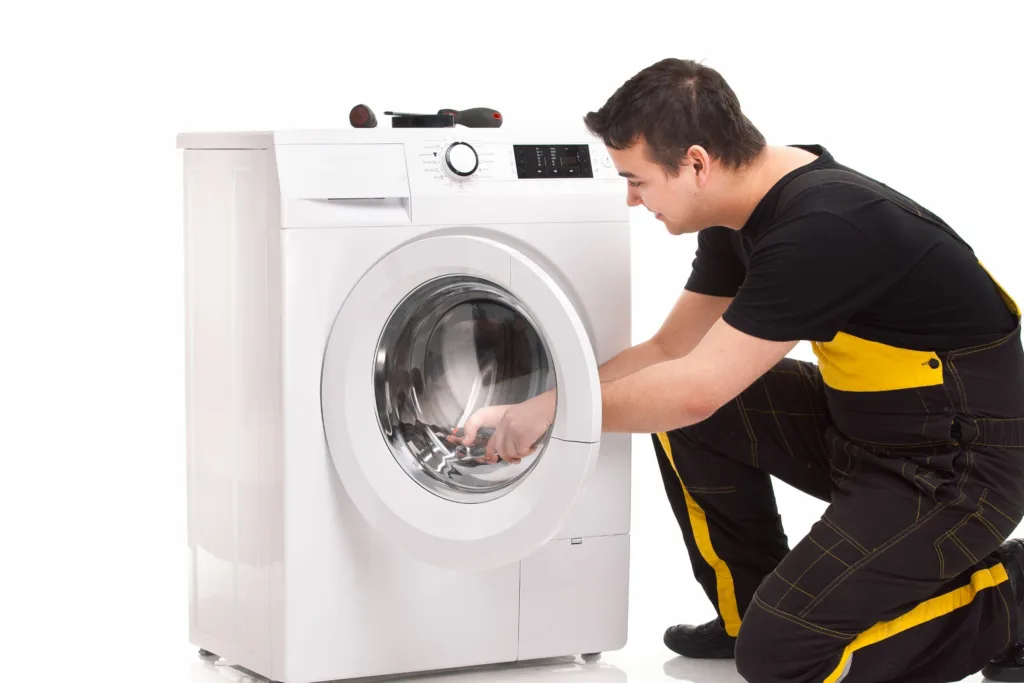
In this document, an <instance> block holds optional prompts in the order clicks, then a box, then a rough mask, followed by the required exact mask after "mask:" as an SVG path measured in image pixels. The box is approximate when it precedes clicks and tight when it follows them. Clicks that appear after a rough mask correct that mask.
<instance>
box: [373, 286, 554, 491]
mask: <svg viewBox="0 0 1024 683" xmlns="http://www.w3.org/2000/svg"><path fill="white" fill-rule="evenodd" d="M375 358H376V364H375V372H374V396H375V400H376V406H377V419H378V423H379V426H380V429H381V432H382V433H383V435H384V437H385V439H386V440H387V443H388V446H389V448H390V450H391V454H392V456H393V457H394V458H395V460H396V462H397V463H398V464H399V465H400V466H401V467H402V468H403V469H404V470H405V472H406V473H407V474H408V475H409V476H410V477H412V478H413V479H414V480H415V481H416V482H417V483H418V484H419V485H420V486H422V487H423V488H425V489H427V490H428V491H430V492H431V493H434V494H436V495H438V496H441V497H443V498H445V499H448V500H452V501H456V502H468V503H473V502H476V503H481V502H486V501H489V500H493V499H495V498H497V497H500V496H502V495H504V494H505V493H507V492H508V491H510V490H511V489H512V488H514V487H515V485H516V484H517V482H520V481H521V480H522V479H523V478H524V477H526V476H527V475H528V474H529V473H530V472H531V471H532V470H533V469H534V468H535V467H536V466H537V464H538V462H539V461H540V459H541V458H542V456H543V454H544V450H545V447H546V445H547V443H548V440H549V438H550V435H551V429H550V428H549V429H548V430H547V431H546V432H545V433H544V434H543V435H542V436H541V438H540V439H539V440H538V441H537V442H536V443H535V444H533V449H532V451H531V453H530V454H529V455H528V456H527V457H526V458H524V459H523V460H522V461H519V462H516V461H511V462H510V461H506V460H505V459H504V458H501V457H495V456H494V455H489V454H488V453H487V445H488V441H489V440H490V439H491V437H492V435H493V433H494V428H495V427H496V426H497V425H496V424H490V425H485V426H484V427H483V428H482V429H480V431H479V432H478V433H477V436H476V439H475V440H474V442H473V443H472V444H469V445H464V444H463V443H462V438H461V437H462V436H463V434H464V431H463V429H464V427H465V425H466V422H467V421H468V420H469V419H470V417H471V416H472V415H473V414H474V413H476V412H477V411H479V410H481V409H483V408H488V407H500V406H508V405H514V404H517V403H522V402H523V401H526V400H528V399H530V398H533V397H535V396H538V395H539V394H542V393H544V392H546V391H550V390H553V389H555V388H556V379H555V370H554V363H553V360H552V356H551V353H550V350H549V349H548V347H547V344H546V343H545V341H544V339H543V337H542V336H541V334H540V333H539V332H538V325H537V324H536V322H535V321H534V320H533V319H532V318H531V316H530V314H529V313H528V312H527V311H526V310H525V308H524V307H523V305H522V304H521V303H520V302H519V301H517V300H516V298H515V297H514V296H513V295H512V294H511V293H509V292H508V291H507V290H505V289H503V288H502V287H499V286H497V285H495V284H494V283H492V282H488V281H486V280H483V279H480V278H477V277H473V276H468V275H452V276H445V277H440V278H436V279H433V280H430V281H428V282H426V283H424V284H423V285H421V286H420V287H418V288H417V289H415V290H414V291H412V292H411V293H410V294H409V295H408V296H407V297H405V298H404V299H403V300H402V301H401V303H400V304H399V305H398V306H397V308H396V309H395V310H394V312H393V313H392V314H391V316H390V318H389V319H388V321H387V323H386V325H385V327H384V330H383V332H382V334H381V336H380V339H379V341H378V343H377V350H376V354H375Z"/></svg>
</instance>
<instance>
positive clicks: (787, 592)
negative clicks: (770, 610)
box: [772, 569, 814, 607]
mask: <svg viewBox="0 0 1024 683" xmlns="http://www.w3.org/2000/svg"><path fill="white" fill-rule="evenodd" d="M772 574H775V576H777V577H778V578H779V580H781V581H782V582H783V583H785V584H786V585H788V586H789V587H790V588H795V589H797V590H798V591H800V592H801V593H803V594H804V595H806V596H807V597H809V598H814V596H813V595H811V594H810V593H808V592H807V591H805V590H804V589H803V588H801V587H800V586H798V585H796V584H795V583H790V582H789V581H786V579H785V578H783V576H782V574H780V573H779V570H778V569H773V570H772ZM798 580H799V579H798ZM786 595H789V591H788V590H787V591H786ZM786 595H784V596H782V597H783V598H785V597H786ZM778 604H782V600H779V603H778ZM778 604H777V605H776V607H778Z"/></svg>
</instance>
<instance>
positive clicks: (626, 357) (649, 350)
mask: <svg viewBox="0 0 1024 683" xmlns="http://www.w3.org/2000/svg"><path fill="white" fill-rule="evenodd" d="M670 358H671V357H670V356H669V355H668V354H667V353H666V352H665V350H664V349H662V347H661V346H660V345H658V344H657V343H656V342H655V341H654V340H653V339H648V340H647V341H645V342H643V343H641V344H637V345H636V346H633V347H630V348H628V349H626V350H625V351H623V352H621V353H620V354H618V355H617V356H615V357H613V358H612V359H611V360H609V361H608V362H607V363H605V364H604V365H602V366H601V367H600V368H598V376H599V377H600V378H601V382H602V383H603V382H610V381H612V380H616V379H619V378H620V377H625V376H626V375H632V374H633V373H634V372H638V371H640V370H643V369H644V368H646V367H649V366H651V365H656V364H657V363H662V362H664V361H667V360H670Z"/></svg>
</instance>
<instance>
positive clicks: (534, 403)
mask: <svg viewBox="0 0 1024 683" xmlns="http://www.w3.org/2000/svg"><path fill="white" fill-rule="evenodd" d="M554 416H555V395H554V393H548V394H541V395H540V396H536V397H534V398H532V399H530V400H528V401H524V402H523V403H517V404H514V405H507V406H488V407H486V408H481V409H480V410H478V411H477V412H475V413H473V415H472V416H471V417H470V418H469V420H468V421H467V422H466V425H465V434H464V435H463V437H462V439H461V441H462V443H463V444H464V445H467V446H469V445H472V444H473V443H474V442H475V441H476V437H477V433H478V432H479V431H480V429H482V428H484V427H493V426H497V429H496V430H495V432H494V435H493V436H492V437H491V438H490V439H489V440H488V442H487V449H486V451H485V454H484V461H485V462H489V463H495V462H497V461H498V458H501V459H502V460H505V461H506V462H508V463H511V464H513V465H517V464H519V463H520V462H521V461H522V459H523V458H525V457H526V456H528V455H529V454H530V452H531V451H532V450H533V447H534V444H536V443H537V441H538V440H539V439H540V438H541V437H542V436H543V435H544V432H546V431H547V430H548V428H549V427H550V426H551V423H552V421H553V420H554Z"/></svg>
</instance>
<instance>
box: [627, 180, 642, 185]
mask: <svg viewBox="0 0 1024 683" xmlns="http://www.w3.org/2000/svg"><path fill="white" fill-rule="evenodd" d="M628 182H629V186H630V187H640V182H639V181H636V180H630V181H628Z"/></svg>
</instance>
